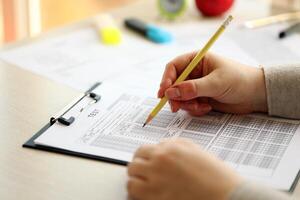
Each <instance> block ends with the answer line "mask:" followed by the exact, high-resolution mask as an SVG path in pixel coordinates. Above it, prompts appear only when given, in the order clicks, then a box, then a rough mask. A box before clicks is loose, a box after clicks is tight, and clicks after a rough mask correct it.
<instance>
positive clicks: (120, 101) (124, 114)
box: [34, 83, 300, 190]
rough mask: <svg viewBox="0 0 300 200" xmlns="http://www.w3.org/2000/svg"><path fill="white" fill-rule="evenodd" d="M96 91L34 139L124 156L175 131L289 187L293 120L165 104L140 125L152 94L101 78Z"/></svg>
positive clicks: (254, 175)
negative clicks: (195, 112)
mask: <svg viewBox="0 0 300 200" xmlns="http://www.w3.org/2000/svg"><path fill="white" fill-rule="evenodd" d="M96 93H98V94H100V95H101V96H102V99H101V101H99V102H98V103H97V104H94V105H92V106H90V107H88V109H87V110H85V111H84V112H83V113H81V114H80V115H79V116H77V115H78V112H79V110H80V109H81V108H82V107H84V105H86V104H87V103H89V102H90V101H91V99H89V98H85V99H84V100H83V101H81V102H80V103H79V104H78V105H77V106H75V107H74V108H73V109H72V110H71V111H70V112H68V113H67V116H66V117H68V116H77V117H76V120H75V122H74V123H73V124H72V125H71V126H69V127H65V126H63V125H61V124H59V123H56V124H54V125H53V126H52V127H51V128H49V129H48V130H47V131H46V132H45V133H44V134H42V135H41V136H39V137H38V138H37V139H36V140H35V141H34V142H35V143H36V144H39V145H45V146H51V147H56V148H61V149H65V150H71V151H75V152H80V153H86V154H92V155H97V156H101V157H106V158H112V159H115V160H120V161H126V162H130V161H131V159H132V156H133V153H134V152H135V150H136V149H137V148H138V147H139V146H141V145H143V144H155V143H158V142H159V141H160V140H161V139H165V138H171V137H180V138H187V139H191V140H192V141H194V142H195V143H197V144H199V145H200V146H201V147H202V148H205V149H206V150H208V151H209V152H211V153H213V154H214V155H216V156H217V157H219V158H220V159H222V160H224V161H225V162H227V163H228V164H229V165H230V166H231V167H233V168H234V169H235V170H236V171H237V172H238V173H240V174H241V175H243V176H244V177H246V178H249V179H251V180H255V181H258V182H261V183H264V184H267V185H269V186H271V187H273V188H277V189H281V190H289V189H290V187H291V185H292V184H293V182H294V180H295V178H296V176H297V173H298V171H299V168H300V160H299V159H298V158H299V156H300V129H299V121H292V120H283V119H278V118H270V117H266V116H263V115H241V116H238V115H231V114H222V113H218V112H211V113H209V114H208V115H206V116H203V117H192V116H189V115H188V114H187V113H185V112H179V113H172V112H171V111H170V109H169V107H168V106H165V108H164V109H163V110H161V112H160V113H159V114H158V116H157V117H156V118H155V119H154V120H153V121H152V122H151V123H150V124H149V125H147V126H146V127H144V128H143V127H142V125H143V123H144V121H145V119H146V117H147V115H148V114H149V112H150V110H151V109H152V108H153V107H154V106H155V105H156V103H157V102H158V100H157V99H156V98H153V97H149V95H148V94H147V93H144V94H142V92H140V91H139V92H136V91H129V90H123V89H121V88H118V87H116V86H113V85H110V84H105V83H104V84H103V85H101V86H100V88H99V89H97V90H96ZM151 93H152V92H151Z"/></svg>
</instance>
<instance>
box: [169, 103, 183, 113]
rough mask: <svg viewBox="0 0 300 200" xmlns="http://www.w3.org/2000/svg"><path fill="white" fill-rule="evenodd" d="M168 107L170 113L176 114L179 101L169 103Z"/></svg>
mask: <svg viewBox="0 0 300 200" xmlns="http://www.w3.org/2000/svg"><path fill="white" fill-rule="evenodd" d="M169 104H170V107H171V111H172V112H173V113H175V112H178V110H179V109H180V102H179V101H169Z"/></svg>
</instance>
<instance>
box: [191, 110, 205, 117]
mask: <svg viewBox="0 0 300 200" xmlns="http://www.w3.org/2000/svg"><path fill="white" fill-rule="evenodd" d="M209 112H210V111H207V112H204V111H188V113H189V114H190V115H192V116H196V117H201V116H203V115H206V114H207V113H209Z"/></svg>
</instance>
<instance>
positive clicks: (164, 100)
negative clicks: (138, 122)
mask: <svg viewBox="0 0 300 200" xmlns="http://www.w3.org/2000/svg"><path fill="white" fill-rule="evenodd" d="M232 19H233V17H232V16H231V15H230V16H229V17H228V18H227V19H226V20H225V21H224V22H223V24H222V25H221V26H220V28H219V29H218V30H217V31H216V33H215V34H214V35H213V36H212V37H211V38H210V40H209V41H208V42H207V43H206V45H205V46H204V47H203V49H201V50H200V51H199V52H198V53H197V54H196V56H195V57H194V59H193V60H192V61H191V62H190V64H189V65H188V66H187V67H186V68H185V70H184V71H183V72H182V73H181V75H180V76H179V77H178V79H177V80H176V81H175V83H174V84H177V83H180V82H182V81H184V80H185V79H186V78H187V77H188V75H189V74H190V73H191V72H192V71H193V69H194V68H195V67H196V66H197V64H198V63H199V62H200V61H201V60H202V58H203V57H204V55H205V54H206V53H207V51H208V50H209V49H210V47H211V46H212V45H213V44H214V43H215V41H216V40H217V39H218V38H219V37H220V35H221V34H222V33H223V32H224V31H225V29H226V27H227V26H228V25H229V23H230V22H231V21H232ZM167 101H168V99H167V97H166V96H164V97H163V98H162V99H161V100H160V102H159V103H158V104H157V106H156V107H155V108H154V109H153V110H152V112H151V113H150V114H149V116H148V118H147V120H146V122H145V123H144V125H143V127H144V126H146V124H148V123H149V122H150V121H151V120H152V119H153V118H154V117H155V116H156V115H157V114H158V113H159V111H160V110H161V109H162V108H163V107H164V105H165V104H166V103H167Z"/></svg>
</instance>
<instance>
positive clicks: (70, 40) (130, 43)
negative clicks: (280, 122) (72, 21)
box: [0, 23, 258, 91]
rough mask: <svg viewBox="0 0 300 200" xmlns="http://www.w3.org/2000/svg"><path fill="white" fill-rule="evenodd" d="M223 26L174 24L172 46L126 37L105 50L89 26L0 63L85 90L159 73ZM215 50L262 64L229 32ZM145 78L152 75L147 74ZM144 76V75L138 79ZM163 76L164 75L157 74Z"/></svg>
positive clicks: (4, 54) (4, 55) (6, 55)
mask: <svg viewBox="0 0 300 200" xmlns="http://www.w3.org/2000/svg"><path fill="white" fill-rule="evenodd" d="M218 26H219V25H218V24H216V25H215V26H209V27H206V26H204V27H203V26H201V24H200V23H196V24H190V25H178V26H176V25H174V26H170V27H167V29H168V30H169V31H170V32H172V34H173V35H174V38H175V39H174V41H173V42H172V43H170V44H166V45H157V44H154V43H151V42H149V41H147V40H146V39H145V38H142V37H138V36H137V35H135V34H127V32H124V34H123V42H122V43H121V45H119V46H105V45H103V44H102V43H101V41H100V40H99V37H98V35H97V32H96V31H95V30H94V29H93V28H92V27H91V28H89V27H86V28H84V29H81V30H77V31H74V32H71V33H68V34H65V35H61V36H57V37H54V38H49V39H46V40H42V41H38V42H35V43H32V44H29V45H25V46H21V47H18V48H13V49H10V50H6V51H1V52H0V59H2V60H4V61H6V62H9V63H12V64H15V65H18V66H20V67H23V68H25V69H28V70H30V71H34V72H35V73H38V74H41V75H43V76H46V77H48V78H50V79H52V80H55V81H58V82H60V83H64V84H67V85H69V86H71V87H74V88H76V89H80V90H82V91H85V90H86V89H87V88H89V87H90V86H91V85H92V84H93V83H95V82H96V81H106V80H110V79H112V78H115V77H116V76H123V75H124V74H128V73H126V72H128V71H131V73H138V72H141V71H142V70H148V69H150V70H151V71H152V72H149V73H153V70H156V69H158V70H160V71H159V72H161V71H162V70H163V69H164V67H165V65H166V64H167V63H168V62H169V61H170V60H171V59H173V58H174V57H176V56H178V55H180V54H183V53H186V52H191V51H195V50H199V49H200V48H202V47H203V45H204V44H205V43H206V42H207V41H208V39H209V38H210V37H211V35H212V34H213V32H214V31H215V30H216V28H217V27H218ZM211 51H213V52H216V53H219V54H221V55H223V56H226V57H230V58H233V59H236V60H238V61H240V62H244V63H247V64H249V65H257V64H258V63H257V62H256V61H255V59H253V58H252V57H250V56H249V55H248V54H247V53H245V51H244V50H242V49H241V48H240V47H239V46H238V44H237V43H235V42H234V41H233V40H232V38H230V37H229V34H228V33H227V34H226V33H225V34H224V35H223V36H222V37H221V38H220V39H219V40H218V41H217V42H216V44H215V45H214V46H213V47H212V49H211ZM143 73H144V74H143V75H144V76H145V74H147V73H148V71H144V72H143ZM138 75H140V74H138ZM156 75H157V77H160V76H161V74H156Z"/></svg>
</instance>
